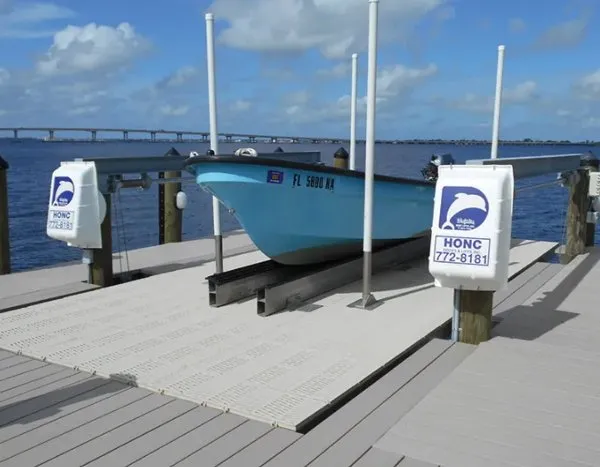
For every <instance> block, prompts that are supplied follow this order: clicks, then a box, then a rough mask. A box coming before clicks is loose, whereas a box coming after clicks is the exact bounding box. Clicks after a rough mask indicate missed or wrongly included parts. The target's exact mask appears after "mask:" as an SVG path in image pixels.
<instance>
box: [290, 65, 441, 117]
mask: <svg viewBox="0 0 600 467" xmlns="http://www.w3.org/2000/svg"><path fill="white" fill-rule="evenodd" d="M436 73H437V66H436V65H435V64H430V65H428V66H426V67H424V68H408V67H406V66H404V65H400V64H398V65H392V66H388V67H382V68H380V69H379V70H378V72H377V96H376V102H377V114H378V118H386V117H387V116H393V115H396V114H397V110H398V106H397V104H398V103H400V102H401V101H402V100H403V99H405V98H406V97H407V96H408V95H409V94H410V93H411V92H412V91H413V90H414V89H415V88H417V87H418V86H420V85H421V84H423V83H424V82H425V81H426V80H427V79H428V78H430V77H431V76H433V75H435V74H436ZM350 101H351V96H350V95H349V94H345V95H342V96H340V97H339V98H337V99H335V100H333V101H329V102H323V100H322V99H319V100H317V99H316V98H314V96H312V95H311V94H310V93H309V92H308V91H296V92H291V93H289V94H287V95H286V96H285V97H284V99H283V112H284V113H285V115H286V117H288V118H289V119H290V120H291V121H292V122H294V123H315V122H322V121H329V120H340V121H341V120H346V119H348V118H349V116H350ZM366 109H367V97H366V96H360V97H358V98H357V102H356V112H357V114H359V115H364V114H366Z"/></svg>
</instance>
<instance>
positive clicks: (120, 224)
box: [112, 190, 130, 277]
mask: <svg viewBox="0 0 600 467" xmlns="http://www.w3.org/2000/svg"><path fill="white" fill-rule="evenodd" d="M112 204H113V209H114V211H115V218H116V224H115V226H116V230H117V249H118V251H119V269H120V271H121V274H122V275H123V277H125V276H126V275H128V274H129V271H130V269H129V252H128V250H127V232H126V231H125V221H124V218H123V209H122V208H123V205H122V204H121V191H120V190H117V191H116V196H115V197H113V203H112ZM121 237H122V240H123V248H121ZM123 252H124V253H125V268H126V269H124V268H123V256H122V253H123Z"/></svg>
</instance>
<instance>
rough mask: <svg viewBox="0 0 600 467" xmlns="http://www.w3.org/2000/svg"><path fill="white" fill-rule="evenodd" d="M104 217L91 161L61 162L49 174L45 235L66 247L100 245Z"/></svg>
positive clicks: (102, 200)
mask: <svg viewBox="0 0 600 467" xmlns="http://www.w3.org/2000/svg"><path fill="white" fill-rule="evenodd" d="M105 216H106V201H105V200H104V196H103V195H102V193H100V191H99V190H98V176H97V173H96V165H95V163H94V162H91V161H80V160H79V161H68V162H61V165H60V167H59V168H57V169H56V170H55V171H54V172H53V173H52V182H51V185H50V199H49V201H48V220H47V224H46V234H47V235H48V236H49V237H50V238H54V239H55V240H61V241H63V242H67V244H68V245H69V246H74V247H79V248H83V249H91V248H102V234H101V230H100V227H101V224H102V221H103V220H104V217H105Z"/></svg>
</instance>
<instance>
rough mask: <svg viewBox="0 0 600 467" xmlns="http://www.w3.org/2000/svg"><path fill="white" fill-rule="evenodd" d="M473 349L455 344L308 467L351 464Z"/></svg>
mask: <svg viewBox="0 0 600 467" xmlns="http://www.w3.org/2000/svg"><path fill="white" fill-rule="evenodd" d="M475 349H476V347H475V346H473V345H467V344H455V345H453V346H452V347H450V348H449V349H448V351H447V352H444V353H443V354H442V355H440V357H439V358H437V359H436V360H434V361H433V362H432V363H431V364H430V365H429V366H427V367H426V368H424V369H423V371H421V372H419V374H417V375H416V376H415V377H414V378H413V379H412V380H411V381H410V382H409V383H408V384H406V385H404V386H402V388H400V389H399V391H398V392H396V393H395V394H394V395H393V396H392V397H390V398H389V399H388V400H387V401H386V402H385V403H383V404H382V405H381V406H379V407H378V408H377V409H376V410H374V411H373V412H372V413H371V414H369V416H368V417H366V418H365V419H364V420H362V421H361V423H359V424H358V425H356V426H355V427H353V428H352V430H350V431H349V432H348V433H347V434H346V435H345V436H344V437H343V438H341V439H340V440H339V441H338V442H336V443H334V444H333V445H332V446H331V447H330V448H329V449H327V450H326V451H325V452H324V453H323V454H322V455H320V456H319V457H318V458H317V459H315V461H314V462H312V463H311V464H310V466H311V467H326V466H332V465H351V464H352V463H353V462H354V461H355V460H356V459H358V458H359V457H360V456H362V455H363V453H364V452H365V451H367V450H368V449H369V448H370V447H371V446H372V445H373V444H374V443H375V442H376V441H377V440H378V439H379V438H380V437H381V436H383V435H384V434H385V433H386V432H387V431H388V430H389V429H390V428H392V427H393V426H394V424H395V423H396V422H397V421H398V420H399V419H400V418H402V417H403V416H404V415H405V414H407V413H408V412H409V411H410V410H411V409H412V408H413V407H414V406H415V405H417V404H418V403H419V401H421V400H422V399H423V398H424V397H425V396H426V395H427V394H428V393H429V392H430V391H431V390H433V389H434V388H435V387H436V386H438V384H440V382H441V381H443V380H444V378H446V377H447V376H448V375H450V374H451V373H452V371H453V370H454V369H455V368H456V367H458V366H459V365H460V364H461V363H462V362H463V361H464V360H465V359H466V358H467V357H468V356H469V355H471V354H472V353H473V351H474V350H475Z"/></svg>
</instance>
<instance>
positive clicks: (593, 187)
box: [588, 172, 600, 197]
mask: <svg viewBox="0 0 600 467" xmlns="http://www.w3.org/2000/svg"><path fill="white" fill-rule="evenodd" d="M588 196H591V197H595V196H598V197H600V172H590V188H589V191H588Z"/></svg>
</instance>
